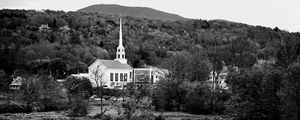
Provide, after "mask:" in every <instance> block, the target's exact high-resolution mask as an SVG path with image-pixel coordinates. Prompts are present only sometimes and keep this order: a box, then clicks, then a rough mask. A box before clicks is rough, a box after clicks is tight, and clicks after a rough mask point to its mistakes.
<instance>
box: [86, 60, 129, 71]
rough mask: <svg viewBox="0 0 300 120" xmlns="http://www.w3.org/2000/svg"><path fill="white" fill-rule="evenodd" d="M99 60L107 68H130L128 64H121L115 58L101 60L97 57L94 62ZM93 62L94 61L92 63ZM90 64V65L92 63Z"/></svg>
mask: <svg viewBox="0 0 300 120" xmlns="http://www.w3.org/2000/svg"><path fill="white" fill-rule="evenodd" d="M97 61H100V62H101V63H102V64H103V65H105V66H106V67H107V68H118V69H120V68H121V69H132V67H131V66H130V65H128V64H122V63H120V62H119V61H116V60H103V59H98V60H96V61H95V62H97ZM93 64H94V63H93ZM93 64H92V65H93ZM92 65H91V66H92Z"/></svg>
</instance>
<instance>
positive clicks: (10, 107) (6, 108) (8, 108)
mask: <svg viewBox="0 0 300 120" xmlns="http://www.w3.org/2000/svg"><path fill="white" fill-rule="evenodd" d="M27 112H31V111H30V110H28V109H26V108H25V107H24V106H20V105H14V104H2V105H0V113H27Z"/></svg>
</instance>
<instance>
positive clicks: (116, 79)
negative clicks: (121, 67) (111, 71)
mask: <svg viewBox="0 0 300 120" xmlns="http://www.w3.org/2000/svg"><path fill="white" fill-rule="evenodd" d="M118 78H119V75H118V73H115V81H118V80H119V79H118Z"/></svg>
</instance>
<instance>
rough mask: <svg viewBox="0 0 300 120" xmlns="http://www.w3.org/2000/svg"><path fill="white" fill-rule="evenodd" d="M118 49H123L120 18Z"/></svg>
mask: <svg viewBox="0 0 300 120" xmlns="http://www.w3.org/2000/svg"><path fill="white" fill-rule="evenodd" d="M119 47H123V38H122V18H121V17H120V33H119Z"/></svg>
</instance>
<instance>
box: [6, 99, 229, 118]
mask: <svg viewBox="0 0 300 120" xmlns="http://www.w3.org/2000/svg"><path fill="white" fill-rule="evenodd" d="M1 101H2V103H5V102H7V101H6V100H5V102H4V100H3V99H2V100H0V103H1ZM109 104H110V103H109V102H107V101H104V106H103V108H104V109H109V110H108V111H107V112H106V113H105V114H106V115H110V116H118V112H117V110H116V108H115V106H109ZM0 105H1V104H0ZM99 113H100V104H99V101H92V102H90V104H89V114H88V115H87V116H86V117H75V118H74V117H68V116H67V113H66V111H51V112H33V113H5V114H1V113H0V120H74V119H75V120H95V119H93V118H92V117H93V116H95V115H96V114H99ZM154 115H156V116H159V115H162V116H163V118H165V119H166V120H232V118H230V117H226V116H214V115H194V114H189V113H183V112H155V113H154ZM96 120H97V119H96ZM98 120H99V119H98Z"/></svg>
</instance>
